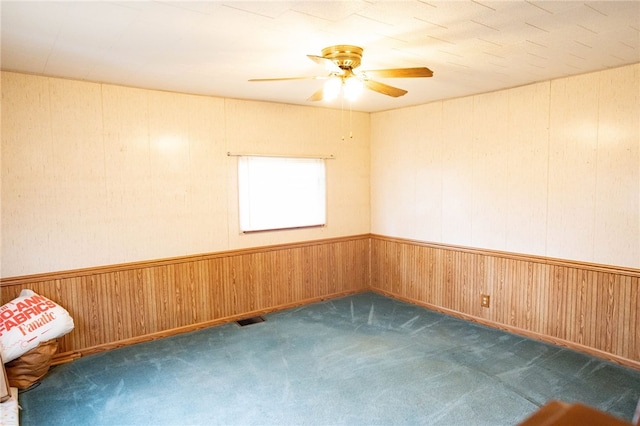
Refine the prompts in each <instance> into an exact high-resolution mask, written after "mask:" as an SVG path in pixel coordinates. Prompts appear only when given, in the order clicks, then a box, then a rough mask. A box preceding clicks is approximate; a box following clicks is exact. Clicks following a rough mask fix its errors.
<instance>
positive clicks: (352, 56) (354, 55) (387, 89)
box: [249, 44, 433, 101]
mask: <svg viewBox="0 0 640 426" xmlns="http://www.w3.org/2000/svg"><path fill="white" fill-rule="evenodd" d="M362 52H363V49H362V48H361V47H358V46H351V45H342V44H341V45H337V46H329V47H326V48H324V49H322V56H317V55H307V56H308V57H309V58H310V59H311V60H313V61H314V62H316V63H318V64H321V65H325V67H326V68H327V69H328V70H329V74H328V75H324V76H310V77H283V78H254V79H251V80H249V81H279V80H308V79H314V80H327V82H326V83H325V85H324V87H322V88H321V89H320V90H318V91H316V92H315V93H314V94H313V95H311V96H310V97H309V98H308V99H307V100H309V101H320V100H330V99H331V98H334V97H336V96H337V95H338V94H339V93H340V90H343V93H344V95H345V97H346V98H347V99H349V100H353V98H355V97H356V96H357V94H358V93H359V92H360V91H361V89H362V88H363V87H366V88H367V89H370V90H373V91H374V92H378V93H382V94H383V95H387V96H393V97H394V98H397V97H399V96H402V95H404V94H406V93H407V91H406V90H404V89H400V88H397V87H393V86H389V85H388V84H384V83H381V82H379V81H375V80H372V78H410V77H431V76H433V72H432V71H431V70H430V69H429V68H426V67H416V68H390V69H382V70H366V71H360V70H357V68H358V67H359V66H360V60H361V59H362Z"/></svg>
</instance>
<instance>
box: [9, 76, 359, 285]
mask: <svg viewBox="0 0 640 426" xmlns="http://www.w3.org/2000/svg"><path fill="white" fill-rule="evenodd" d="M369 118H370V117H369V114H365V113H353V114H352V116H351V121H348V120H343V117H342V114H341V112H340V111H335V110H328V109H322V108H311V107H300V106H290V105H279V104H270V103H262V102H251V101H240V100H229V99H221V98H213V97H206V96H193V95H185V94H177V93H168V92H160V91H152V90H143V89H135V88H127V87H120V86H114V85H107V84H97V83H89V82H80V81H73V80H64V79H56V78H48V77H40V76H32V75H24V74H18V73H10V72H3V73H2V158H1V161H2V192H1V195H2V198H1V201H2V210H1V213H2V219H1V220H2V236H1V242H2V247H1V255H2V258H1V267H2V270H1V276H2V277H11V276H20V275H29V274H36V273H42V272H53V271H61V270H68V269H75V268H83V267H94V266H100V265H109V264H118V263H125V262H135V261H141V260H150V259H158V258H166V257H173V256H182V255H189V254H198V253H206V252H214V251H220V250H228V249H236V248H244V247H253V246H260V245H266V244H279V243H287V242H292V241H303V240H310V239H320V238H329V237H338V236H344V235H354V234H363V233H367V232H369V229H370V224H369V217H370V212H369V205H370V203H369V180H370V178H369V159H370V152H369V139H370V135H369ZM349 131H352V132H353V138H349V137H348V134H349ZM343 135H347V138H346V139H345V140H343V139H342V136H343ZM229 151H231V152H242V153H258V154H287V155H289V154H290V155H330V154H333V155H335V157H336V159H335V160H327V182H328V191H327V193H328V195H327V205H328V212H327V213H328V214H327V226H326V227H324V228H313V229H303V230H290V231H278V232H266V233H258V234H251V235H242V234H240V232H239V229H238V212H237V210H238V207H237V186H236V173H237V172H236V165H237V159H236V157H229V156H227V152H229Z"/></svg>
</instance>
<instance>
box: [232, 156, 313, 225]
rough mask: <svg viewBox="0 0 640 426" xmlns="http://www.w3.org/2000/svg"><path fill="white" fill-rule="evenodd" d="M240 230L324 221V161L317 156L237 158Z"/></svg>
mask: <svg viewBox="0 0 640 426" xmlns="http://www.w3.org/2000/svg"><path fill="white" fill-rule="evenodd" d="M238 189H239V194H238V195H239V202H240V230H241V231H242V232H253V231H266V230H273V229H287V228H300V227H309V226H322V225H324V224H325V223H326V179H325V163H324V160H322V159H320V158H289V157H259V156H241V157H239V158H238Z"/></svg>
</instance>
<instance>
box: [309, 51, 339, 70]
mask: <svg viewBox="0 0 640 426" xmlns="http://www.w3.org/2000/svg"><path fill="white" fill-rule="evenodd" d="M307 57H308V58H309V59H311V60H312V61H313V62H315V63H316V64H320V65H322V66H324V67H325V68H326V69H327V70H328V71H330V72H334V73H339V74H342V68H340V67H339V66H338V65H337V64H336V63H335V62H333V61H332V60H331V59H327V58H325V57H323V56H318V55H307Z"/></svg>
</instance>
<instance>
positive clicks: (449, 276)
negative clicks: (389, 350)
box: [370, 235, 640, 369]
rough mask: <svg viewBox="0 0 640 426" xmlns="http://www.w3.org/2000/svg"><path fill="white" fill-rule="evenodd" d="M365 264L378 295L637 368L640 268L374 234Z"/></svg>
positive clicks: (639, 333)
mask: <svg viewBox="0 0 640 426" xmlns="http://www.w3.org/2000/svg"><path fill="white" fill-rule="evenodd" d="M370 268H371V287H372V288H373V290H375V291H378V292H380V293H383V294H387V295H389V296H392V297H395V298H398V299H401V300H405V301H408V302H411V303H415V304H419V305H422V306H425V307H427V308H430V309H434V310H437V311H440V312H444V313H447V314H451V315H454V316H457V317H460V318H463V319H467V320H471V321H476V322H479V323H482V324H485V325H488V326H492V327H497V328H500V329H503V330H507V331H511V332H514V333H517V334H521V335H526V336H529V337H532V338H535V339H539V340H543V341H548V342H551V343H555V344H558V345H562V346H566V347H570V348H573V349H576V350H579V351H583V352H587V353H590V354H592V355H595V356H598V357H601V358H606V359H609V360H612V361H615V362H618V363H621V364H624V365H627V366H630V367H633V368H636V369H640V312H639V307H640V270H637V269H626V268H616V267H609V266H603V265H595V264H588V263H583V262H570V261H563V260H558V259H550V258H543V257H536V256H525V255H518V254H513V253H504V252H497V251H489V250H477V249H471V248H465V247H453V246H446V245H440V244H430V243H424V242H419V241H412V240H403V239H397V238H387V237H383V236H377V235H373V236H372V237H371V266H370ZM482 294H486V295H489V296H490V305H489V307H488V308H483V307H481V306H480V299H481V295H482Z"/></svg>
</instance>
